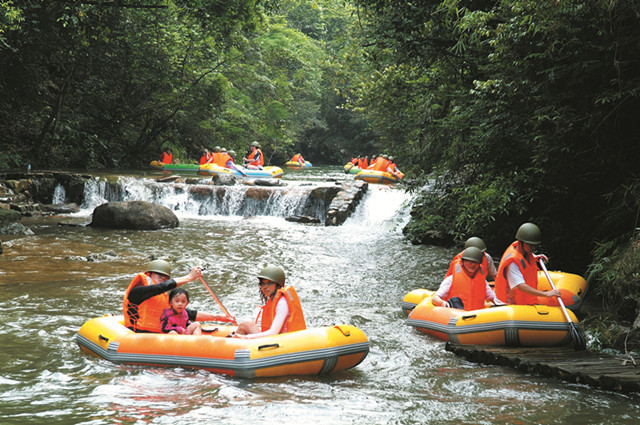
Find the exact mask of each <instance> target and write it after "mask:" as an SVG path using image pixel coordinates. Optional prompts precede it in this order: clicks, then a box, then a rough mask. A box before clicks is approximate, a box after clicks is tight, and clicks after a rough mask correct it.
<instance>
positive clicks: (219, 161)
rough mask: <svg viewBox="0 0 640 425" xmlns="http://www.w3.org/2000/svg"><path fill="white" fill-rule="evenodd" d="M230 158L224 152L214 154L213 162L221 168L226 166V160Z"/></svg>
mask: <svg viewBox="0 0 640 425" xmlns="http://www.w3.org/2000/svg"><path fill="white" fill-rule="evenodd" d="M229 158H230V156H229V154H228V153H226V152H218V153H217V154H216V159H215V160H214V161H213V162H214V163H215V164H216V165H219V166H221V167H226V166H227V160H228V159H229Z"/></svg>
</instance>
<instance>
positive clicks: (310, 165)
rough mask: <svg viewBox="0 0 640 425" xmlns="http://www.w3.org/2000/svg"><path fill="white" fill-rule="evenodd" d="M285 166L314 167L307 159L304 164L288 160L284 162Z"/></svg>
mask: <svg viewBox="0 0 640 425" xmlns="http://www.w3.org/2000/svg"><path fill="white" fill-rule="evenodd" d="M284 166H285V167H289V168H310V167H313V164H311V163H310V162H309V161H305V162H304V163H303V164H300V163H299V162H298V161H287V162H285V163H284Z"/></svg>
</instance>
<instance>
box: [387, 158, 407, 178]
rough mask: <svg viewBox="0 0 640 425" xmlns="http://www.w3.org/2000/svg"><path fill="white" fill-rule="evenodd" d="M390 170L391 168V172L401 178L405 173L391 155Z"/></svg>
mask: <svg viewBox="0 0 640 425" xmlns="http://www.w3.org/2000/svg"><path fill="white" fill-rule="evenodd" d="M389 170H391V171H390V172H391V174H393V175H394V176H396V177H397V178H399V179H401V178H403V177H404V174H403V173H402V171H400V169H399V168H398V166H397V165H396V163H395V160H394V158H393V157H392V156H389Z"/></svg>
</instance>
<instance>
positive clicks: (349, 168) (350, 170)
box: [343, 162, 362, 174]
mask: <svg viewBox="0 0 640 425" xmlns="http://www.w3.org/2000/svg"><path fill="white" fill-rule="evenodd" d="M343 168H344V172H345V173H347V174H358V173H359V172H360V171H362V169H361V168H360V167H358V166H357V165H354V164H352V163H351V162H348V163H347V164H346V165H345V166H344V167H343Z"/></svg>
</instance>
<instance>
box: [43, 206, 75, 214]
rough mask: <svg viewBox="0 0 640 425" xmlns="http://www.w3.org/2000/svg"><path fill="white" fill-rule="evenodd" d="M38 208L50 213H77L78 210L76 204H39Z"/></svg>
mask: <svg viewBox="0 0 640 425" xmlns="http://www.w3.org/2000/svg"><path fill="white" fill-rule="evenodd" d="M40 209H41V210H42V212H45V213H51V214H71V213H77V212H79V211H80V208H78V204H49V205H41V206H40Z"/></svg>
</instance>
